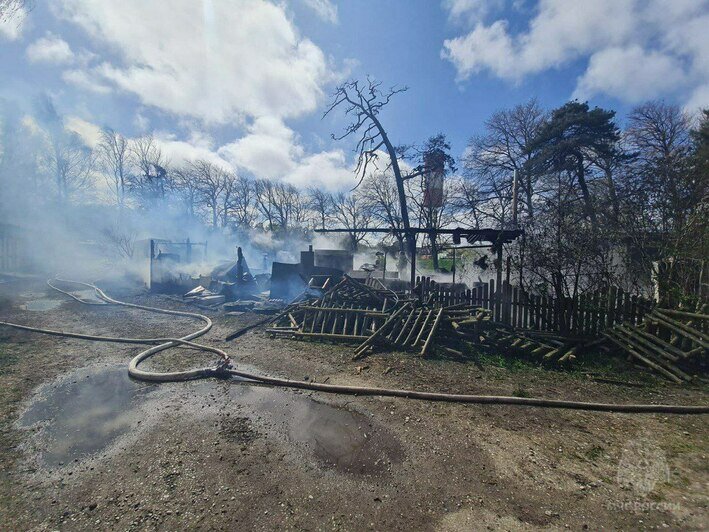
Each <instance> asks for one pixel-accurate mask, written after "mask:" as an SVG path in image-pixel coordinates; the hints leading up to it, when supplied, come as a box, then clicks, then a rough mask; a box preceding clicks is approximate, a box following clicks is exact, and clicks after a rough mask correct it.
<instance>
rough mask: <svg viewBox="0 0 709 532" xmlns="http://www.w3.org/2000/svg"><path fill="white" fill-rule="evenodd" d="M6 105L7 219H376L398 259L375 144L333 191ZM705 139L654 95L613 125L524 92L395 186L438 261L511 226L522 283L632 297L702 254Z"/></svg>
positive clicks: (356, 228) (393, 209)
mask: <svg viewBox="0 0 709 532" xmlns="http://www.w3.org/2000/svg"><path fill="white" fill-rule="evenodd" d="M5 114H6V116H5V118H4V120H3V123H2V126H3V134H2V151H1V154H0V179H2V183H1V185H2V188H3V191H4V192H3V199H2V202H0V209H3V211H5V216H8V213H12V212H17V211H18V209H23V208H24V207H22V205H24V204H27V203H30V204H32V205H33V207H34V208H36V207H37V205H40V206H41V205H42V204H46V205H49V204H85V203H87V202H94V203H102V204H104V205H105V204H111V205H113V206H114V207H115V208H117V209H118V210H131V211H136V212H146V213H149V212H168V211H169V212H170V213H172V215H173V216H177V217H180V218H182V219H184V220H185V221H186V222H189V223H199V224H204V225H207V226H209V227H211V228H212V229H213V230H223V229H226V228H229V229H230V230H237V231H238V230H248V229H254V228H258V229H261V230H264V231H268V232H271V233H274V234H278V235H279V236H281V237H283V238H287V236H288V234H289V233H294V232H297V233H301V234H302V233H303V232H307V231H309V230H312V229H315V228H329V227H341V228H345V229H346V230H347V232H346V233H345V235H344V245H346V246H347V247H349V248H350V249H353V250H356V249H357V247H358V246H359V245H360V244H361V243H362V242H369V243H374V240H368V239H372V238H374V237H373V235H371V234H367V233H366V232H365V231H363V230H362V229H364V228H368V227H379V228H389V229H391V234H390V235H388V236H386V237H385V238H384V241H383V243H384V244H385V245H387V244H388V245H389V246H390V249H392V250H399V251H402V256H403V255H404V253H403V251H404V250H405V249H406V248H405V242H404V240H405V238H404V232H403V224H402V218H401V212H400V204H399V198H398V191H397V186H396V182H395V179H394V177H393V174H392V172H391V164H390V161H389V160H388V158H387V157H385V156H383V154H380V155H381V156H380V157H379V158H378V160H377V161H375V164H370V165H369V166H368V167H367V172H366V175H364V176H361V177H362V180H361V182H360V183H359V185H358V186H357V187H356V188H354V190H351V191H344V192H338V193H330V192H328V191H326V190H323V189H322V187H315V186H313V187H309V188H305V189H299V188H296V187H294V186H293V185H291V184H288V183H286V182H283V181H282V180H280V179H279V178H280V177H281V176H273V179H252V178H250V177H249V176H247V175H244V174H237V173H236V172H234V171H233V169H231V168H230V167H228V166H227V165H226V164H223V163H222V162H221V161H220V160H218V159H217V158H215V159H214V160H206V159H205V160H194V161H190V162H186V163H183V164H172V163H171V162H170V161H169V160H168V158H167V157H166V156H165V154H164V152H163V150H162V149H161V147H160V144H159V142H157V141H156V139H154V138H153V137H152V136H150V135H147V136H143V137H139V138H135V139H128V138H126V137H125V136H123V135H121V134H120V133H118V132H116V131H113V130H111V129H104V130H103V131H102V133H101V139H100V142H99V143H98V145H97V146H95V147H94V149H90V148H89V147H87V146H86V145H85V143H84V142H82V140H81V138H80V137H79V136H78V135H77V134H76V133H73V132H72V131H70V130H69V129H67V127H66V123H65V120H64V118H63V117H61V116H60V115H59V114H58V113H57V112H56V110H55V109H54V107H53V105H52V104H51V101H50V100H47V99H45V100H43V101H42V104H41V105H40V106H39V108H38V110H37V112H36V113H35V120H34V121H33V122H32V123H27V121H26V119H25V118H23V117H21V116H15V117H14V118H13V117H12V116H11V113H10V114H8V113H5ZM708 136H709V112H707V111H704V113H703V114H702V115H701V116H696V117H693V116H690V115H688V114H687V113H685V112H684V111H683V110H682V109H680V108H679V107H678V106H675V105H670V104H667V103H664V102H657V101H656V102H649V103H646V104H643V105H640V106H638V107H637V108H635V109H633V110H632V111H631V112H630V114H629V115H628V116H627V117H626V119H625V121H624V124H623V127H622V128H621V127H619V124H618V121H617V118H616V116H615V113H614V112H613V111H610V110H605V109H599V108H590V107H589V106H588V105H587V104H585V103H580V102H576V101H574V102H569V103H567V104H565V105H563V106H561V107H559V108H557V109H554V110H551V111H548V110H545V109H543V108H541V107H540V106H539V105H538V103H537V102H536V101H535V100H530V101H529V102H526V103H524V104H521V105H518V106H515V107H513V108H511V109H503V110H500V111H498V112H496V113H494V114H493V115H492V116H491V117H490V118H489V119H488V120H487V121H486V122H485V124H484V130H483V132H482V133H481V134H480V135H476V136H474V137H473V138H471V139H470V142H469V144H468V146H467V149H466V150H465V153H464V155H463V156H462V157H461V158H460V160H458V161H455V160H454V159H453V157H452V156H451V155H450V146H449V145H448V143H447V141H446V138H445V136H444V135H443V134H438V135H435V136H433V137H431V138H430V139H428V141H427V142H425V143H424V144H423V145H422V146H419V147H408V148H404V147H402V148H400V149H399V150H398V153H400V154H401V158H400V160H399V161H398V163H399V165H403V166H406V168H407V169H408V170H411V171H410V172H409V173H408V175H413V176H414V177H413V178H410V179H406V181H405V191H406V196H407V203H408V206H409V211H410V213H409V215H410V217H411V225H412V226H416V227H422V228H426V229H430V230H432V231H431V232H430V233H428V234H424V235H421V236H420V237H419V246H423V247H424V248H426V249H425V250H424V251H426V252H430V254H431V255H432V257H433V260H434V267H435V268H437V266H438V264H437V256H438V250H439V248H440V247H441V245H442V244H444V243H446V242H445V239H442V238H441V237H438V236H437V235H436V234H435V232H434V231H433V230H435V229H438V228H441V227H447V226H448V227H450V226H454V225H461V226H466V227H475V228H483V227H491V228H500V227H503V228H510V227H513V225H514V224H516V225H517V227H519V228H522V229H524V232H525V236H524V238H523V239H522V240H519V241H518V242H516V243H514V244H513V245H510V246H509V249H507V252H508V253H509V254H510V255H511V257H512V263H511V267H512V268H511V269H512V270H513V271H514V272H515V277H516V278H517V279H516V280H517V282H519V283H520V284H522V285H523V286H524V287H525V288H527V289H530V290H534V291H537V292H548V293H552V294H555V295H572V296H573V295H575V294H577V293H579V292H581V291H584V290H586V289H588V288H589V287H594V286H598V285H599V284H616V285H619V286H622V287H623V288H624V289H626V290H629V291H635V292H638V291H641V290H643V289H647V287H648V286H649V285H650V276H651V274H652V271H653V263H655V262H658V261H659V262H660V263H661V264H662V265H663V268H664V270H662V273H663V279H665V280H666V281H667V282H676V283H679V284H681V279H682V278H683V277H687V275H688V273H687V272H690V273H692V272H694V270H696V269H697V268H702V267H703V266H702V265H703V264H704V263H703V262H702V261H704V260H705V259H706V257H707V256H709V245H708V241H707V221H708V216H707V204H708V201H707V200H708V197H707V182H708V178H707V176H708V175H709V162H708V158H709V139H708ZM430 161H437V163H436V166H437V167H438V168H439V169H442V171H443V173H444V174H445V176H446V177H445V180H444V181H443V185H442V189H439V190H436V191H435V194H434V196H435V200H432V199H431V198H432V195H431V194H432V192H431V183H430V182H429V179H430V177H429V173H428V172H426V171H425V170H426V167H427V165H429V164H430ZM416 169H423V170H424V171H422V172H421V171H420V172H416ZM515 174H516V180H515V179H514V176H515ZM102 183H105V186H101V185H102ZM515 183H516V185H517V189H516V191H515V190H513V188H514V184H515ZM98 191H103V196H104V197H103V198H100V199H99V198H98ZM106 191H108V192H106ZM106 194H108V198H106V197H105V196H106ZM514 198H516V205H517V208H516V213H513V204H515V202H514V201H513V200H514ZM380 236H381V235H380ZM380 236H378V237H376V239H377V240H378V239H379V238H380ZM493 266H494V267H501V266H502V265H498V264H494V265H493ZM694 273H696V272H694ZM694 273H692V275H694ZM678 279H679V280H678ZM672 280H674V281H672Z"/></svg>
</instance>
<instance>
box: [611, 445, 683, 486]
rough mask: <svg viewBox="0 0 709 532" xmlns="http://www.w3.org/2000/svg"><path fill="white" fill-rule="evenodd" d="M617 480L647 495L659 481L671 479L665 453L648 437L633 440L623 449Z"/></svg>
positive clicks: (622, 484)
mask: <svg viewBox="0 0 709 532" xmlns="http://www.w3.org/2000/svg"><path fill="white" fill-rule="evenodd" d="M616 481H617V482H618V484H620V485H621V486H622V487H624V488H626V489H630V490H632V491H633V493H635V495H636V496H638V497H646V496H647V495H648V494H649V493H650V492H651V491H652V490H653V489H654V488H655V486H656V485H657V484H658V483H662V482H669V481H670V468H669V466H668V465H667V459H666V458H665V453H664V452H663V451H662V449H660V448H659V447H658V446H657V445H656V444H655V443H653V442H652V441H650V440H649V439H647V438H639V439H636V440H631V441H629V442H628V443H627V445H626V446H625V448H624V449H623V454H622V456H621V458H620V462H619V463H618V472H617V474H616Z"/></svg>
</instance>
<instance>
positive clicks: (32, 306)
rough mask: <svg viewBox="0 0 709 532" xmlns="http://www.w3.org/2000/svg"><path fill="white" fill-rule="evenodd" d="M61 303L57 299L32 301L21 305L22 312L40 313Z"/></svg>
mask: <svg viewBox="0 0 709 532" xmlns="http://www.w3.org/2000/svg"><path fill="white" fill-rule="evenodd" d="M62 303H63V302H62V301H61V300H59V299H33V300H32V301H28V302H27V303H24V304H23V305H22V308H23V309H24V310H32V311H37V312H42V311H45V310H52V309H55V308H57V307H58V306H59V305H61V304H62Z"/></svg>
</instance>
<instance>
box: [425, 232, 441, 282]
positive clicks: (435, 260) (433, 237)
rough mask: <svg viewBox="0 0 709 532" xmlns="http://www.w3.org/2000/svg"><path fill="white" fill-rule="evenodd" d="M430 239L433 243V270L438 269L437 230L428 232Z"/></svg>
mask: <svg viewBox="0 0 709 532" xmlns="http://www.w3.org/2000/svg"><path fill="white" fill-rule="evenodd" d="M428 240H429V242H430V243H431V260H432V261H433V271H435V272H437V271H438V268H439V266H438V242H436V232H435V231H431V232H430V233H429V234H428Z"/></svg>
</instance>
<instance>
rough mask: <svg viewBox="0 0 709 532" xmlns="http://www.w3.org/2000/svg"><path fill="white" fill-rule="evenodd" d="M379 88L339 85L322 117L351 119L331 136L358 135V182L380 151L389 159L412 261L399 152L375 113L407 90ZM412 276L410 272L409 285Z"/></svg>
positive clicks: (369, 82)
mask: <svg viewBox="0 0 709 532" xmlns="http://www.w3.org/2000/svg"><path fill="white" fill-rule="evenodd" d="M380 87H381V82H378V81H374V80H372V79H369V78H367V83H366V85H365V84H360V82H359V81H348V82H347V83H343V84H342V85H340V86H339V87H337V89H336V90H335V94H334V96H333V100H332V102H331V103H330V106H329V107H328V109H327V111H326V112H325V115H324V116H327V115H328V114H329V113H330V112H331V111H332V110H333V109H336V108H338V107H340V106H344V107H345V114H346V115H349V116H352V117H353V120H352V123H350V124H349V125H348V126H347V127H346V128H345V130H344V132H343V133H342V134H341V135H339V136H337V135H333V136H332V138H333V139H335V140H341V139H343V138H345V137H348V136H350V135H359V140H358V141H357V145H356V152H357V153H358V157H357V168H356V172H357V175H359V176H360V182H361V180H362V179H364V177H365V176H366V175H367V170H368V168H369V166H370V165H371V164H374V165H375V166H376V161H377V159H378V158H379V152H380V150H384V151H385V152H386V153H387V155H388V156H389V163H388V165H387V166H388V167H390V168H391V170H392V172H393V173H394V179H395V183H396V188H397V192H398V195H399V206H400V210H401V221H402V224H403V226H404V231H405V235H406V239H407V242H408V247H409V254H410V256H411V258H412V260H415V256H416V238H415V236H414V235H413V233H411V231H410V227H411V226H410V223H409V212H408V209H407V206H406V191H405V189H404V180H405V178H406V177H407V176H404V175H403V174H402V172H401V168H400V166H399V151H398V150H397V149H396V148H395V147H394V144H392V142H391V140H390V139H389V136H388V135H387V132H386V130H385V129H384V126H383V125H382V123H381V121H380V120H379V113H380V112H381V110H382V109H383V108H384V107H385V106H386V105H387V104H388V103H389V102H390V101H391V99H392V97H393V96H395V95H396V94H399V93H401V92H404V91H406V90H407V88H406V87H404V88H391V89H389V90H388V91H386V92H382V90H381V89H380ZM414 276H415V271H414V268H411V281H412V284H413V280H414Z"/></svg>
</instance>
